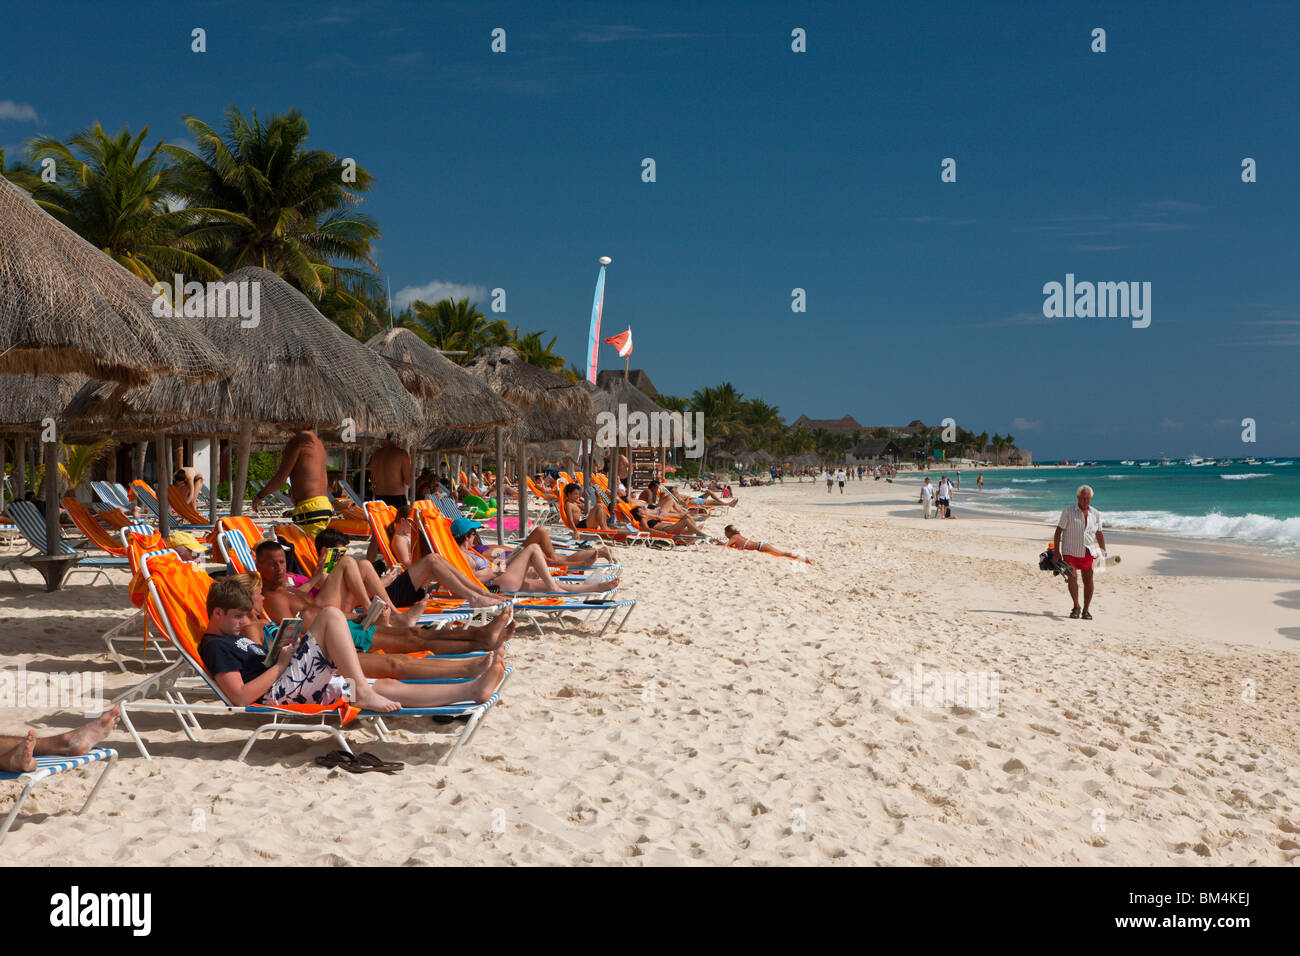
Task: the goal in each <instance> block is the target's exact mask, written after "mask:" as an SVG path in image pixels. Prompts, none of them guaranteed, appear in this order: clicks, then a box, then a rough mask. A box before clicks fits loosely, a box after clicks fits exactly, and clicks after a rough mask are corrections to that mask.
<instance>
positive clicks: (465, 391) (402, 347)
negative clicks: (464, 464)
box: [366, 329, 520, 440]
mask: <svg viewBox="0 0 1300 956" xmlns="http://www.w3.org/2000/svg"><path fill="white" fill-rule="evenodd" d="M366 345H368V346H369V347H370V348H372V349H374V350H375V351H376V352H378V353H379V354H380V355H382V356H383V357H384V359H385V360H386V361H388V363H389V364H390V365H391V366H392V368H393V371H395V372H396V373H397V377H398V378H399V379H401V381H402V385H404V386H405V387H406V390H407V391H408V392H410V393H411V394H412V395H414V396H415V397H416V398H417V399H418V400H419V402H420V406H421V408H422V409H423V411H424V417H425V421H426V422H427V423H428V424H429V426H430V427H431V428H455V429H464V430H467V431H478V430H480V429H484V428H492V427H493V426H496V425H512V424H514V423H515V422H517V421H519V417H520V416H519V412H518V410H516V409H515V408H514V407H513V406H512V405H510V404H509V403H507V402H506V401H504V400H503V399H501V398H498V397H497V394H496V392H494V391H492V389H491V388H489V387H488V385H487V383H486V382H484V381H483V379H482V378H480V377H479V376H476V375H471V374H470V373H469V372H467V371H465V370H464V369H463V368H461V367H460V366H459V365H457V364H456V363H455V362H453V361H452V360H451V359H449V358H447V357H446V356H445V355H443V354H442V353H441V352H439V351H438V350H437V349H435V348H434V347H433V346H431V345H429V344H428V343H427V342H425V341H424V339H422V338H420V337H419V336H418V335H416V334H415V333H414V332H412V331H411V330H410V329H387V330H386V331H383V332H380V333H379V334H378V335H376V336H375V337H374V338H372V339H371V340H370V341H369V342H367V343H366ZM466 440H468V436H466Z"/></svg>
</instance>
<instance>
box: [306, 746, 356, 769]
mask: <svg viewBox="0 0 1300 956" xmlns="http://www.w3.org/2000/svg"><path fill="white" fill-rule="evenodd" d="M355 761H356V758H355V757H354V756H353V755H352V754H350V753H348V752H347V751H346V750H331V751H330V752H329V753H327V754H321V755H320V756H319V757H317V758H316V763H318V764H320V765H321V766H322V767H330V768H333V767H342V766H344V765H346V764H350V763H354V762H355Z"/></svg>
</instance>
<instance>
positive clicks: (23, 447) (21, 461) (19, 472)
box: [14, 435, 27, 501]
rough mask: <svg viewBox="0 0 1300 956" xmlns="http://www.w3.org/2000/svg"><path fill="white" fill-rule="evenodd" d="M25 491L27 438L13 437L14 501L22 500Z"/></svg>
mask: <svg viewBox="0 0 1300 956" xmlns="http://www.w3.org/2000/svg"><path fill="white" fill-rule="evenodd" d="M26 492H27V439H26V438H24V437H23V436H22V435H19V436H17V437H16V438H15V439H14V501H22V500H23V495H24V494H25V493H26Z"/></svg>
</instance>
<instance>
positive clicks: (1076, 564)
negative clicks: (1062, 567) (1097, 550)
mask: <svg viewBox="0 0 1300 956" xmlns="http://www.w3.org/2000/svg"><path fill="white" fill-rule="evenodd" d="M1062 557H1063V558H1065V563H1066V564H1068V565H1069V566H1070V567H1072V568H1074V569H1076V570H1078V571H1091V570H1092V555H1088V556H1087V557H1086V558H1076V557H1075V556H1074V555H1072V554H1065V555H1062Z"/></svg>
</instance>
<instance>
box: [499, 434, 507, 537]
mask: <svg viewBox="0 0 1300 956" xmlns="http://www.w3.org/2000/svg"><path fill="white" fill-rule="evenodd" d="M505 468H506V440H505V429H504V428H502V427H501V426H500V425H498V426H497V544H505V543H506V535H505V518H504V517H503V515H502V512H503V511H505V506H506V491H505V484H506V482H505V475H506V471H505Z"/></svg>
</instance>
